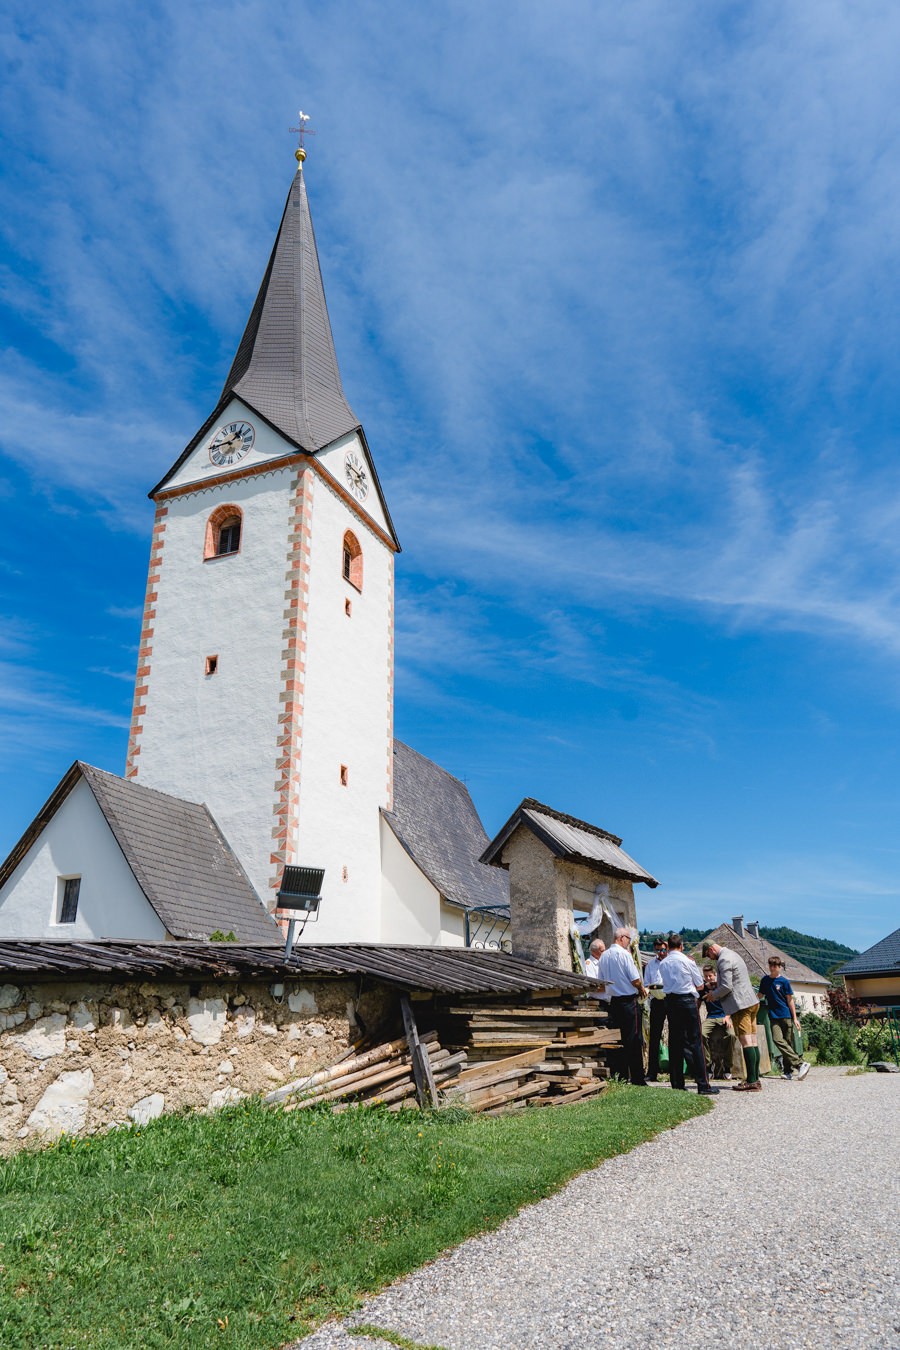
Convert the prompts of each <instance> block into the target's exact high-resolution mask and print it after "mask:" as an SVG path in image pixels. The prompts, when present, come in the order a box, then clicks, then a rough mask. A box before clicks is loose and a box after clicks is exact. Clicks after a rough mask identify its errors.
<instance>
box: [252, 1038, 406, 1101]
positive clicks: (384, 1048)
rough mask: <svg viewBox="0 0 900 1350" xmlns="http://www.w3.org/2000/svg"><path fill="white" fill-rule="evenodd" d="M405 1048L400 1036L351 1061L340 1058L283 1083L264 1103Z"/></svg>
mask: <svg viewBox="0 0 900 1350" xmlns="http://www.w3.org/2000/svg"><path fill="white" fill-rule="evenodd" d="M405 1048H406V1037H405V1036H401V1037H399V1038H398V1039H397V1040H395V1041H385V1042H384V1044H383V1045H376V1046H375V1048H374V1050H368V1051H366V1052H365V1054H362V1055H356V1056H354V1057H353V1058H352V1059H346V1058H345V1056H343V1055H342V1056H341V1057H340V1059H338V1060H336V1061H335V1062H334V1063H333V1064H330V1065H328V1067H327V1068H325V1069H319V1070H318V1072H316V1073H312V1074H307V1075H306V1077H305V1078H295V1079H294V1081H293V1082H291V1083H285V1085H284V1087H280V1088H276V1089H275V1091H274V1092H269V1093H267V1094H266V1096H265V1097H263V1101H264V1102H266V1103H272V1102H280V1101H284V1099H285V1097H290V1096H293V1095H294V1093H297V1092H305V1091H307V1090H308V1089H309V1088H314V1087H318V1086H319V1084H320V1083H328V1082H330V1081H331V1080H332V1079H333V1078H342V1077H344V1076H345V1075H346V1074H348V1073H351V1072H352V1071H354V1070H355V1069H364V1068H367V1067H368V1066H369V1065H371V1064H378V1063H380V1062H381V1061H382V1060H385V1059H390V1057H391V1055H394V1054H398V1053H399V1052H400V1051H402V1050H404V1049H405Z"/></svg>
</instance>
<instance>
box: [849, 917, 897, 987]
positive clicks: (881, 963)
mask: <svg viewBox="0 0 900 1350" xmlns="http://www.w3.org/2000/svg"><path fill="white" fill-rule="evenodd" d="M837 973H838V975H850V976H851V977H852V976H854V975H900V928H898V929H896V930H895V931H894V932H893V933H889V934H888V935H887V937H886V938H882V939H881V941H880V942H876V943H875V945H874V946H873V947H869V948H867V950H866V951H864V952H860V954H859V956H854V957H853V958H852V959H851V960H850V961H848V962H847V964H846V965H845V966H841V968H840V970H839V971H838V972H837Z"/></svg>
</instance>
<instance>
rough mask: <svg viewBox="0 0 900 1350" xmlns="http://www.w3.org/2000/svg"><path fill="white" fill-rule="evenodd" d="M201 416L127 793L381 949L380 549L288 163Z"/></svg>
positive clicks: (388, 739) (180, 470)
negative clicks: (237, 323)
mask: <svg viewBox="0 0 900 1350" xmlns="http://www.w3.org/2000/svg"><path fill="white" fill-rule="evenodd" d="M297 159H298V168H297V173H296V175H295V177H294V181H293V183H292V185H291V189H290V192H289V194H288V199H287V204H286V206H285V209H284V215H283V217H282V221H281V226H280V228H279V231H278V236H277V238H276V240H275V246H274V248H273V250H272V255H271V257H270V259H269V264H268V267H267V268H266V272H265V275H264V277H263V281H262V285H261V287H260V290H259V294H258V295H257V298H256V302H255V304H254V306H253V310H252V312H251V314H250V318H249V321H248V323H247V327H246V330H245V332H244V335H243V338H242V339H241V343H240V346H239V347H238V350H237V355H236V356H235V358H234V362H233V364H232V367H231V370H230V372H229V375H228V379H227V380H226V382H225V387H224V389H223V391H222V396H221V398H220V399H219V402H218V404H217V405H216V407H215V409H214V410H213V412H212V414H211V415H210V417H209V418H208V419H207V421H206V422H205V423H204V425H203V426H202V427H201V428H200V430H199V431H198V432H197V434H196V436H195V437H194V438H193V440H192V441H191V442H190V444H189V445H188V447H187V449H186V450H185V451H184V453H183V454H182V455H181V457H180V458H179V459H178V461H177V463H176V464H175V465H174V466H173V467H172V469H171V470H170V471H169V472H168V473H167V474H166V475H165V477H164V478H163V479H162V481H161V482H160V483H159V484H158V485H157V487H155V488H154V489H153V491H152V493H151V494H150V495H151V497H152V498H153V499H154V501H155V502H156V523H155V527H154V532H153V545H152V549H151V556H150V571H149V579H148V584H147V593H146V601H145V608H144V619H143V628H142V633H141V645H140V657H139V663H138V672H137V683H136V687H135V698H134V711H133V715H132V725H131V736H130V741H129V748H128V764H127V771H126V775H127V777H128V778H133V779H136V780H137V781H138V782H139V783H141V784H143V785H145V786H147V787H152V788H158V789H161V790H162V791H164V792H167V793H172V794H173V795H175V796H178V797H182V798H187V799H188V800H191V801H197V802H205V803H206V805H207V806H208V807H209V809H210V811H211V812H212V814H213V816H214V817H215V819H216V820H217V821H218V824H219V825H220V827H221V829H222V830H223V832H224V834H225V836H226V837H227V839H228V842H229V844H230V845H231V847H232V848H233V850H234V852H235V853H236V854H237V857H238V858H239V860H240V862H241V863H242V864H243V866H244V868H245V869H246V872H247V874H248V876H249V878H250V880H251V881H252V883H253V885H254V887H255V888H256V890H257V892H258V894H259V896H260V897H261V898H262V899H263V901H264V903H266V904H267V905H268V907H269V908H272V907H274V905H275V894H276V891H277V889H278V885H279V883H280V880H281V874H282V871H283V869H284V867H285V865H286V864H291V863H299V864H301V865H304V866H311V867H324V868H325V881H324V886H323V903H322V907H321V915H320V920H319V923H318V926H317V928H316V929H315V930H310V936H312V934H313V932H314V934H315V938H314V940H315V941H316V942H347V941H356V942H374V941H379V940H380V939H381V928H380V909H381V899H380V887H381V880H380V878H381V860H380V846H379V822H380V811H381V810H382V809H383V810H390V809H391V805H392V784H391V779H392V762H393V757H392V710H393V595H394V586H393V575H394V573H393V569H394V554H395V552H397V551H398V549H399V545H398V542H397V538H396V535H395V533H394V529H393V525H392V524H391V519H390V515H389V513H388V510H387V506H386V504H385V501H384V498H383V495H382V492H381V488H380V485H379V482H378V476H377V474H376V472H375V466H374V464H373V462H372V458H371V455H370V453H369V449H368V446H367V444H366V438H365V435H364V433H363V430H362V427H361V426H360V424H359V422H358V420H357V418H356V416H355V415H354V413H353V412H352V411H351V409H350V406H349V404H348V403H347V400H346V398H345V396H344V392H343V388H342V386H341V378H340V373H339V371H338V365H337V360H336V357H335V352H334V344H333V340H332V334H331V325H330V323H329V319H328V311H327V309H326V305H325V292H324V288H323V285H322V276H321V272H320V270H319V259H318V254H317V251H316V242H315V237H314V234H313V227H312V221H311V219H310V213H309V205H308V202H307V196H306V185H305V182H304V179H303V161H304V159H305V152H304V151H303V150H302V149H300V150H299V151H298V152H297Z"/></svg>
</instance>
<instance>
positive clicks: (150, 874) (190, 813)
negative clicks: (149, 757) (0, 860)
mask: <svg viewBox="0 0 900 1350" xmlns="http://www.w3.org/2000/svg"><path fill="white" fill-rule="evenodd" d="M80 778H84V780H85V782H86V783H87V784H88V786H89V788H90V789H91V792H92V793H93V795H94V799H95V800H96V802H97V805H98V806H99V808H100V810H101V811H102V813H103V816H104V818H105V819H106V822H107V824H108V825H109V828H110V829H111V830H112V833H113V835H114V836H115V839H116V842H117V843H118V845H119V847H120V849H121V850H122V853H123V854H124V857H125V861H126V862H127V863H128V866H129V867H130V868H131V871H132V873H133V874H134V878H135V880H136V881H137V883H138V885H139V886H140V888H141V890H142V891H143V893H144V895H145V896H146V898H147V900H148V902H149V903H150V905H151V906H152V907H153V909H154V910H155V911H156V913H157V915H158V916H159V918H160V920H161V922H162V923H163V924H164V925H165V927H166V930H167V931H168V932H169V933H170V934H171V935H172V937H175V938H195V939H196V938H201V939H206V938H208V937H209V935H210V933H214V932H215V931H216V930H217V929H221V931H222V932H225V933H228V932H234V934H235V936H236V937H237V938H238V940H239V941H241V942H263V943H273V944H278V943H280V942H281V940H282V939H281V934H280V931H279V929H278V925H277V924H276V923H275V921H274V919H272V918H271V917H270V916H269V915H268V913H267V912H266V910H265V909H264V908H263V906H262V905H261V903H260V901H259V899H258V897H257V894H256V892H255V891H254V889H253V887H252V886H251V885H250V881H249V879H248V877H247V875H246V873H245V872H244V870H243V868H242V867H241V865H240V863H239V862H238V860H237V858H236V857H235V856H234V854H233V853H232V851H231V849H230V848H229V846H228V844H227V842H226V840H225V837H224V835H223V834H222V832H221V830H220V829H219V827H218V825H217V824H216V822H215V820H214V819H213V817H212V816H211V814H210V812H209V810H208V809H207V807H205V806H202V805H199V804H197V803H196V802H186V801H183V800H182V799H181V798H180V797H171V796H169V794H168V793H166V792H157V791H156V789H155V788H148V787H143V786H142V785H141V784H139V783H136V782H134V780H132V779H125V778H119V777H118V776H117V775H116V774H112V773H106V772H104V771H103V770H102V769H95V768H93V767H92V765H90V764H83V763H82V762H81V761H80V760H76V762H75V763H74V764H73V765H72V767H71V769H70V770H69V771H68V773H67V774H66V775H65V777H64V778H63V779H62V781H61V782H60V784H59V785H58V787H57V788H56V790H55V792H54V793H53V795H52V796H51V797H50V799H49V801H48V802H47V803H46V804H45V806H44V807H42V809H41V811H39V812H38V815H37V816H36V817H35V819H34V821H32V823H31V825H30V826H29V827H28V829H27V830H26V831H25V834H24V835H23V836H22V838H21V839H20V840H19V842H18V844H17V845H16V847H15V848H14V849H13V851H12V852H11V853H10V855H9V857H8V858H7V859H6V861H5V862H4V864H3V866H2V867H0V885H2V884H3V882H5V880H6V878H7V877H8V876H9V875H11V873H12V871H13V870H14V869H15V867H17V866H18V864H19V862H20V861H21V860H22V858H23V857H24V856H25V853H27V851H28V849H29V848H30V847H31V845H32V843H34V841H35V840H36V839H37V838H38V836H39V835H40V833H41V831H42V830H43V829H44V826H45V825H46V824H47V822H48V821H49V820H50V819H52V817H53V816H54V815H55V814H56V812H57V810H58V809H59V807H60V806H61V805H62V803H63V802H64V801H65V799H66V797H67V796H68V795H69V793H70V792H71V790H72V788H73V787H74V786H75V784H76V783H77V782H78V781H79V779H80Z"/></svg>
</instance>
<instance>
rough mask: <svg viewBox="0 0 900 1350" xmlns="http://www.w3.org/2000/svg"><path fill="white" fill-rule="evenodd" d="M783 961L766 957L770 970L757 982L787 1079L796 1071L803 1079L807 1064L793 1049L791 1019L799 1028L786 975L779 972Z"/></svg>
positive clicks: (806, 1072) (791, 991) (798, 1028)
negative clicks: (767, 1010) (764, 1001)
mask: <svg viewBox="0 0 900 1350" xmlns="http://www.w3.org/2000/svg"><path fill="white" fill-rule="evenodd" d="M783 964H784V963H783V961H782V960H781V958H780V957H778V956H770V957H769V973H768V975H764V976H763V977H762V979H761V980H760V982H759V992H760V996H761V997H762V998H764V999H765V1000H766V1007H767V1008H768V1009H769V1022H770V1023H771V1026H772V1040H773V1041H774V1042H775V1049H776V1050H777V1051H778V1053H779V1055H780V1056H781V1068H782V1071H783V1076H784V1077H785V1078H787V1079H788V1080H790V1079H792V1078H793V1076H794V1070H795V1069H796V1071H797V1077H798V1078H799V1079H800V1081H801V1082H802V1081H803V1079H804V1078H805V1077H806V1075H807V1074H808V1073H809V1064H808V1063H807V1062H806V1060H805V1059H804V1058H803V1056H802V1055H798V1054H797V1051H796V1050H795V1049H794V1046H793V1041H792V1037H791V1023H792V1022H793V1024H794V1026H795V1027H796V1028H797V1030H798V1031H799V1030H800V1019H799V1018H798V1016H797V1009H796V1007H795V1006H794V991H793V989H792V988H791V982H790V980H789V979H788V978H787V976H786V975H782V973H781V971H782V966H783Z"/></svg>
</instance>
